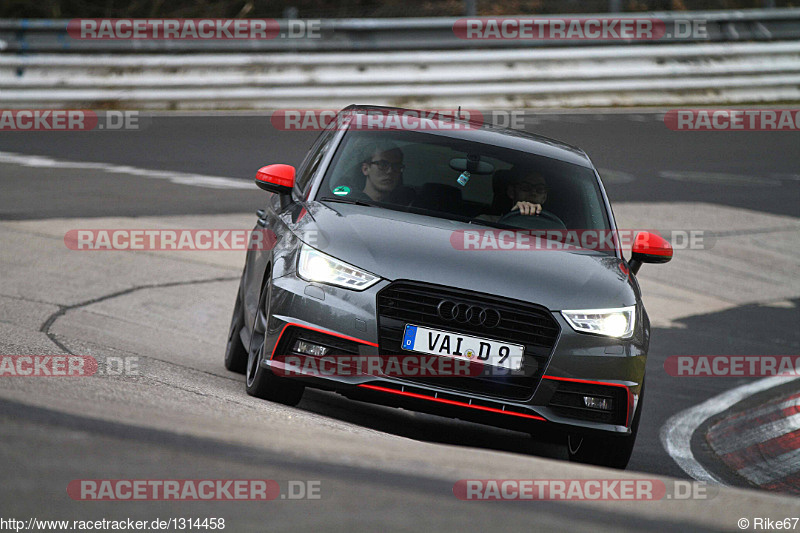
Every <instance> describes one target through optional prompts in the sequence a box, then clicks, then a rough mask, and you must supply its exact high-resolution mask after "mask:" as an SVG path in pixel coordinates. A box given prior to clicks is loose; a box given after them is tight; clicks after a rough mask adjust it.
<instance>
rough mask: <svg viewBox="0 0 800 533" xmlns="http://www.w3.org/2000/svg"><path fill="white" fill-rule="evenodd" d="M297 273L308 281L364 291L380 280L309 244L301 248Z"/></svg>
mask: <svg viewBox="0 0 800 533" xmlns="http://www.w3.org/2000/svg"><path fill="white" fill-rule="evenodd" d="M297 274H298V275H299V276H300V277H301V278H303V279H304V280H306V281H317V282H319V283H328V284H330V285H336V286H337V287H344V288H346V289H353V290H355V291H363V290H364V289H366V288H367V287H371V286H373V285H375V284H376V283H378V281H379V280H380V278H379V277H378V276H375V275H373V274H370V273H369V272H364V271H363V270H360V269H358V268H356V267H354V266H353V265H348V264H347V263H345V262H343V261H339V260H338V259H334V258H333V257H331V256H329V255H325V254H323V253H322V252H320V251H319V250H315V249H314V248H311V247H310V246H308V245H307V244H304V245H303V246H302V247H301V248H300V257H299V258H298V260H297Z"/></svg>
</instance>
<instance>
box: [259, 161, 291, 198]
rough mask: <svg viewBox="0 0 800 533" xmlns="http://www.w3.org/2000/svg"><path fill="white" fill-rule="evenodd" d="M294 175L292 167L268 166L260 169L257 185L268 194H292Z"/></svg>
mask: <svg viewBox="0 0 800 533" xmlns="http://www.w3.org/2000/svg"><path fill="white" fill-rule="evenodd" d="M294 173H295V170H294V167H293V166H292V165H282V164H277V165H267V166H265V167H261V168H260V169H258V172H257V173H256V185H258V186H259V187H260V188H262V189H264V190H265V191H267V192H274V193H277V194H291V192H292V188H293V187H294Z"/></svg>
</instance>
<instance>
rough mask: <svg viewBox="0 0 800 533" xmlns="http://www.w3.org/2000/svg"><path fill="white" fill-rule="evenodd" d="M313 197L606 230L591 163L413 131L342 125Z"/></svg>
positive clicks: (527, 225)
mask: <svg viewBox="0 0 800 533" xmlns="http://www.w3.org/2000/svg"><path fill="white" fill-rule="evenodd" d="M316 199H317V200H330V201H342V202H348V203H359V204H369V205H376V206H379V207H381V208H385V209H395V210H402V211H410V212H417V213H420V214H424V215H427V216H433V217H437V218H447V219H451V220H462V221H465V222H470V223H474V224H483V225H487V226H496V227H502V228H508V227H511V228H519V229H544V230H550V229H554V230H586V229H588V230H607V229H609V226H608V219H607V216H606V212H605V207H604V204H603V201H602V197H601V194H600V190H599V187H598V184H597V180H596V178H595V175H594V172H593V170H592V169H590V168H586V167H582V166H579V165H575V164H571V163H565V162H563V161H558V160H555V159H552V158H548V157H543V156H539V155H535V154H531V153H527V152H520V151H517V150H511V149H507V148H502V147H497V146H492V145H487V144H482V143H477V142H472V141H469V140H465V139H459V138H453V137H448V136H445V135H437V134H431V133H423V132H419V131H403V130H389V131H386V130H384V131H375V130H372V131H354V130H350V131H348V133H347V134H346V136H345V138H344V140H343V141H342V143H341V144H340V146H339V148H338V150H337V153H336V154H335V156H334V158H333V161H332V163H331V165H330V167H329V169H328V171H327V173H326V175H325V178H324V180H323V182H322V185H321V187H320V190H319V192H318V194H317V197H316ZM524 204H527V206H526V205H524ZM531 205H533V206H539V207H538V208H535V207H534V208H531V207H529V206H531ZM537 209H538V210H540V212H537Z"/></svg>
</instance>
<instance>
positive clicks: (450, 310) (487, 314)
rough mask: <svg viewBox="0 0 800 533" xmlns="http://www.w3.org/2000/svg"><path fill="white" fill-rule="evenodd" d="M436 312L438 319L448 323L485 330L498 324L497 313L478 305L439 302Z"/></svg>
mask: <svg viewBox="0 0 800 533" xmlns="http://www.w3.org/2000/svg"><path fill="white" fill-rule="evenodd" d="M436 311H437V312H438V314H439V318H441V319H442V320H446V321H448V322H460V323H462V324H469V325H470V326H483V327H485V328H495V327H497V326H498V325H499V324H500V312H499V311H497V310H495V309H491V308H485V307H481V306H479V305H470V304H465V303H456V302H453V301H451V300H442V301H441V302H439V306H438V307H437V308H436Z"/></svg>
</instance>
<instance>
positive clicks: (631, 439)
mask: <svg viewBox="0 0 800 533" xmlns="http://www.w3.org/2000/svg"><path fill="white" fill-rule="evenodd" d="M643 403H644V382H642V389H641V392H640V394H639V405H637V406H636V413H635V414H634V415H633V422H632V423H631V434H630V435H626V436H624V437H618V436H615V435H608V436H604V435H603V436H594V435H593V436H582V435H568V436H567V453H568V454H569V460H570V461H572V462H575V463H584V464H590V465H597V466H607V467H610V468H619V469H620V470H624V469H625V467H626V466H628V461H630V459H631V454H632V453H633V445H634V444H635V442H636V434H637V433H638V431H639V418H641V415H642V404H643Z"/></svg>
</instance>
